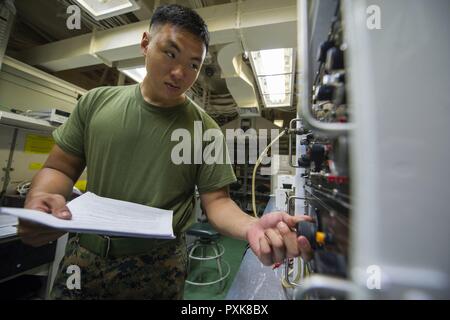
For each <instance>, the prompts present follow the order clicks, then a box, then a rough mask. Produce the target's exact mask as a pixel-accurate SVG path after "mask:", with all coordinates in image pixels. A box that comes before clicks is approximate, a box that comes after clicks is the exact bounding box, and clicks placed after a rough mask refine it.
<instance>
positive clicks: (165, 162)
mask: <svg viewBox="0 0 450 320" xmlns="http://www.w3.org/2000/svg"><path fill="white" fill-rule="evenodd" d="M199 128H201V129H200V131H199ZM176 129H179V130H178V131H175V130H176ZM208 129H217V130H216V132H220V129H219V127H218V125H217V124H216V122H215V121H214V120H213V119H212V118H211V117H209V116H208V115H207V114H206V112H205V111H203V110H202V109H201V108H199V107H198V106H196V105H195V104H194V103H193V102H192V101H191V100H189V99H186V102H184V103H183V104H181V105H178V106H175V107H170V108H163V107H156V106H153V105H151V104H149V103H147V102H146V101H145V100H144V98H143V97H142V94H141V91H140V87H139V85H131V86H120V87H101V88H97V89H94V90H91V91H89V92H88V93H87V94H86V95H84V96H83V97H81V98H80V100H79V101H78V104H77V106H76V107H75V109H74V111H73V113H72V114H71V116H70V117H69V119H68V120H67V122H66V123H65V124H64V125H62V126H61V127H59V128H58V129H57V130H55V131H54V133H53V137H54V139H55V142H56V144H57V145H58V146H59V147H60V148H61V149H63V150H64V151H66V152H68V153H71V154H73V155H76V156H78V157H81V158H83V159H85V161H86V165H87V181H88V182H87V189H88V190H89V191H91V192H93V193H95V194H97V195H99V196H102V197H108V198H113V199H118V200H123V201H130V202H134V203H139V204H144V205H148V206H152V207H157V208H162V209H168V210H173V211H174V216H173V228H174V232H175V233H179V232H182V231H185V230H186V229H187V228H189V226H190V225H191V224H192V223H193V222H195V221H194V219H195V217H194V215H193V207H194V194H195V186H197V188H198V190H199V192H200V193H204V192H210V191H214V190H217V189H219V188H222V187H224V186H226V185H228V184H230V183H233V182H234V181H236V177H235V175H234V172H233V169H232V166H231V165H230V164H229V160H228V162H227V159H228V152H227V150H226V143H225V142H223V144H222V146H223V151H222V152H224V153H223V156H224V161H222V163H215V164H214V163H213V164H206V163H205V161H204V160H203V158H202V157H200V158H201V159H200V160H201V161H199V158H198V157H197V160H196V159H195V158H194V156H195V152H196V151H195V150H197V156H198V155H199V154H200V153H198V152H199V151H198V150H199V148H198V146H201V147H203V148H204V147H205V146H207V144H208V143H209V142H205V141H203V140H204V139H203V137H202V136H201V134H198V133H199V132H201V133H204V132H205V131H206V130H208ZM180 130H181V131H180ZM174 132H175V133H176V132H178V133H179V132H181V133H182V134H173V133H174ZM195 133H197V136H195ZM187 138H189V141H187V140H186V139H187ZM220 139H222V140H223V141H224V138H223V135H222V136H221V137H220ZM172 140H173V141H172ZM206 140H207V139H206ZM199 141H200V142H199ZM211 141H216V142H217V141H218V139H212V140H211ZM181 142H183V143H184V144H183V145H185V146H187V145H189V146H190V148H185V149H183V150H181V149H180V146H181V144H180V143H181ZM186 142H187V143H186ZM195 148H197V149H195ZM189 149H190V150H189ZM174 150H175V151H174ZM180 150H181V151H180ZM200 152H202V151H201V150H200ZM173 154H175V155H178V156H182V157H184V158H183V159H187V158H190V161H184V162H183V163H180V161H179V160H178V161H173V160H172V156H173Z"/></svg>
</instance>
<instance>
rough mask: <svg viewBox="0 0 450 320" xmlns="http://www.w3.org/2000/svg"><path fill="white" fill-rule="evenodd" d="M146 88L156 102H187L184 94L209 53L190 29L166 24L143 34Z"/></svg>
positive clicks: (165, 104)
mask: <svg viewBox="0 0 450 320" xmlns="http://www.w3.org/2000/svg"><path fill="white" fill-rule="evenodd" d="M141 49H142V53H143V54H144V55H145V66H146V69H147V77H146V79H145V80H144V86H146V88H145V89H146V91H147V92H148V93H149V94H150V97H149V98H150V99H151V100H152V102H153V103H155V104H157V105H162V106H172V105H175V104H178V103H181V102H183V101H184V93H185V92H186V91H187V90H188V89H189V88H190V87H191V86H192V85H193V84H194V82H195V81H196V80H197V77H198V74H199V72H200V68H201V66H202V63H203V60H204V58H205V55H206V47H205V45H204V44H203V42H202V41H201V39H200V38H198V37H197V36H195V35H193V34H192V33H190V32H189V31H186V30H184V29H181V28H179V27H175V26H173V25H171V24H165V25H162V26H157V27H156V28H152V30H151V31H150V33H147V32H146V33H144V36H143V37H142V41H141Z"/></svg>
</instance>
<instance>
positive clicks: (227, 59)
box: [217, 42, 258, 108]
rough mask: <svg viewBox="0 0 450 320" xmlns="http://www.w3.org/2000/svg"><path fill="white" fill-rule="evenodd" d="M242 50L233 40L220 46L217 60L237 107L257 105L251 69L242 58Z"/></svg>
mask: <svg viewBox="0 0 450 320" xmlns="http://www.w3.org/2000/svg"><path fill="white" fill-rule="evenodd" d="M243 53H244V50H243V49H242V46H241V44H240V43H237V42H233V43H231V44H228V45H226V46H225V47H224V48H222V49H221V50H220V51H219V53H218V55H217V61H218V63H219V65H220V67H221V69H222V77H223V78H225V81H226V83H227V87H228V90H229V91H230V93H231V95H232V96H233V98H234V100H235V101H236V104H237V105H238V107H239V108H251V107H257V106H258V100H257V98H256V92H255V83H254V81H253V76H252V70H251V69H250V68H249V67H248V66H247V65H246V64H245V63H244V61H243V60H242V54H243Z"/></svg>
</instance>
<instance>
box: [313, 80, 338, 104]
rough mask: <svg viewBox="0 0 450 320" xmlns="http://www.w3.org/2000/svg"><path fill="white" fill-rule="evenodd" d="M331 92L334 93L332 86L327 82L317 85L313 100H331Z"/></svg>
mask: <svg viewBox="0 0 450 320" xmlns="http://www.w3.org/2000/svg"><path fill="white" fill-rule="evenodd" d="M333 94H334V86H332V85H329V84H324V85H321V86H318V87H317V88H316V95H315V100H316V101H328V100H332V99H333Z"/></svg>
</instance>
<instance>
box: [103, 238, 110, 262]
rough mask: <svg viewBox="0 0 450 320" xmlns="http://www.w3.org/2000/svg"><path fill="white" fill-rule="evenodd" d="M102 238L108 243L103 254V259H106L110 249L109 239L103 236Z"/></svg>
mask: <svg viewBox="0 0 450 320" xmlns="http://www.w3.org/2000/svg"><path fill="white" fill-rule="evenodd" d="M103 238H105V239H106V240H108V243H107V245H106V252H105V255H104V256H103V258H106V257H108V254H109V250H110V249H111V238H110V237H109V236H103Z"/></svg>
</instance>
